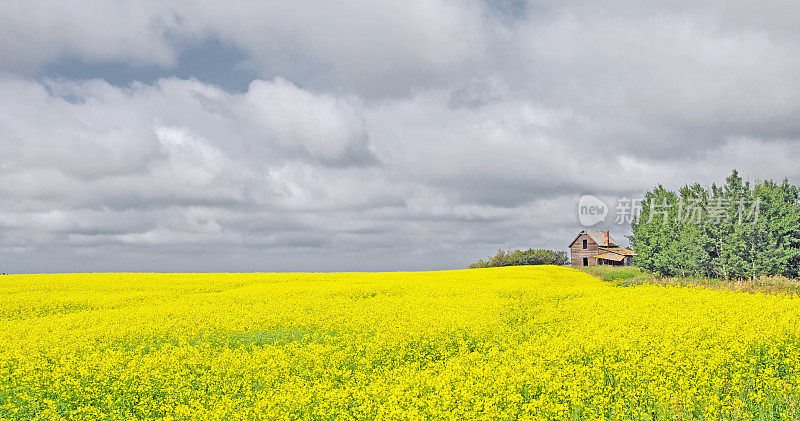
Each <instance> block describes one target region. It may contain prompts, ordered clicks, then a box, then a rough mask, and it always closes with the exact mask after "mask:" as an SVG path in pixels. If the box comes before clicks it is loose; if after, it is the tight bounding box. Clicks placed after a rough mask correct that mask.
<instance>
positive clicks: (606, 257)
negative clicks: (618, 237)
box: [592, 253, 625, 262]
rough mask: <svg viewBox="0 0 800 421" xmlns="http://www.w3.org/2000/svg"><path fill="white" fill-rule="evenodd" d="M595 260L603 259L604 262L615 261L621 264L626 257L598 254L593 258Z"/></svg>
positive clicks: (613, 254)
mask: <svg viewBox="0 0 800 421" xmlns="http://www.w3.org/2000/svg"><path fill="white" fill-rule="evenodd" d="M592 257H593V258H597V259H603V260H613V261H615V262H621V261H623V260H625V256H623V255H621V254H616V253H603V254H598V255H597V256H592Z"/></svg>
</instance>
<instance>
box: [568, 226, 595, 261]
mask: <svg viewBox="0 0 800 421" xmlns="http://www.w3.org/2000/svg"><path fill="white" fill-rule="evenodd" d="M583 240H587V241H586V250H584V249H583V248H582V247H583ZM598 254H600V247H599V246H598V245H597V243H595V242H594V241H593V240H592V237H589V235H588V234H581V236H580V237H578V239H577V240H575V242H574V243H573V244H572V246H571V247H570V265H571V266H572V267H574V268H576V267H582V266H583V258H584V257H588V258H589V266H595V265H596V264H597V259H592V256H597V255H598Z"/></svg>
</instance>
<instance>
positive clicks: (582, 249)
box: [569, 229, 636, 267]
mask: <svg viewBox="0 0 800 421" xmlns="http://www.w3.org/2000/svg"><path fill="white" fill-rule="evenodd" d="M569 249H570V255H571V256H570V257H571V259H570V263H571V265H572V267H579V266H595V265H610V266H631V265H633V257H634V256H636V253H634V252H633V250H629V249H626V248H624V247H620V246H619V244H618V243H617V242H616V241H615V240H614V238H613V237H611V235H609V233H608V231H600V230H589V229H587V230H583V231H581V232H579V233H578V236H577V237H575V239H574V240H572V242H571V243H569Z"/></svg>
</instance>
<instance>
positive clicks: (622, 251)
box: [599, 246, 636, 256]
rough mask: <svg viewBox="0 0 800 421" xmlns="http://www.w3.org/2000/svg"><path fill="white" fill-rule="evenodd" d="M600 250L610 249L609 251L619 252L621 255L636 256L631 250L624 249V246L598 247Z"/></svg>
mask: <svg viewBox="0 0 800 421" xmlns="http://www.w3.org/2000/svg"><path fill="white" fill-rule="evenodd" d="M599 248H600V250H603V251H610V252H611V253H616V254H621V255H623V256H636V253H635V252H634V251H633V250H630V249H626V248H625V247H603V246H600V247H599Z"/></svg>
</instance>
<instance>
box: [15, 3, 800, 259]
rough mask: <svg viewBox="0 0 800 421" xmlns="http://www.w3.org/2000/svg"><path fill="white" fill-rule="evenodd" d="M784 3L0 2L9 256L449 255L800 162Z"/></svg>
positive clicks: (792, 40)
mask: <svg viewBox="0 0 800 421" xmlns="http://www.w3.org/2000/svg"><path fill="white" fill-rule="evenodd" d="M84 6H86V5H84ZM795 7H796V6H794V5H791V4H784V3H782V2H768V3H764V4H762V5H760V7H759V8H758V10H754V9H753V8H752V4H751V3H747V2H738V1H725V2H722V1H713V2H702V3H698V2H650V1H645V2H632V1H623V0H619V1H612V2H604V3H597V2H587V1H540V2H521V1H505V0H503V1H474V2H471V1H468V2H453V1H448V0H441V1H438V0H437V1H419V2H417V1H412V2H407V1H404V2H372V1H365V2H350V3H347V4H345V5H341V4H338V3H337V4H333V3H325V2H295V3H285V2H284V3H268V4H267V3H261V4H259V3H236V2H233V3H231V2H227V3H225V4H221V3H218V2H210V1H208V2H207V1H200V2H196V3H194V4H192V5H188V4H186V3H182V2H174V3H173V2H161V3H142V4H137V5H135V6H134V5H133V3H117V2H103V1H98V2H94V3H92V5H91V7H88V6H87V7H76V6H75V5H74V4H71V5H70V6H64V5H62V6H58V5H52V7H44V6H43V5H42V4H38V6H37V4H36V3H35V2H34V3H30V2H28V3H14V2H11V3H6V4H3V6H0V12H1V13H0V35H3V36H2V37H0V54H3V57H4V61H3V63H2V64H0V72H2V73H3V75H2V76H0V149H1V150H2V152H3V153H2V155H0V195H2V197H3V201H2V202H0V269H1V270H3V271H74V270H78V271H92V270H167V271H175V270H178V271H180V270H184V271H204V270H248V271H253V270H266V271H271V270H308V271H315V270H379V269H384V270H392V269H435V268H454V267H463V266H464V265H466V264H467V263H469V261H471V260H473V259H476V258H478V257H482V256H485V255H487V254H489V253H492V252H494V251H495V250H496V249H497V248H501V247H502V248H511V247H550V248H561V247H565V246H566V244H565V243H566V242H568V241H569V240H570V239H571V238H570V237H571V236H572V235H573V234H574V232H575V230H576V229H579V227H578V226H577V220H576V219H577V218H576V216H575V215H574V206H575V200H576V199H577V197H579V196H580V195H581V194H583V193H590V194H595V195H599V196H601V197H603V198H604V199H605V200H607V201H613V200H614V199H615V198H619V197H636V196H637V195H641V194H642V192H643V191H644V190H646V189H648V188H651V187H652V186H654V185H656V184H659V183H662V184H665V185H668V186H672V187H676V186H680V185H682V184H683V183H685V182H692V181H699V182H701V183H711V182H717V181H719V180H721V179H723V178H724V176H725V175H727V174H728V173H729V171H730V170H731V169H733V168H738V169H740V171H741V172H742V173H743V174H744V175H745V176H746V177H751V178H783V177H785V176H787V177H789V179H790V180H791V181H793V182H795V183H800V167H798V164H797V162H800V148H798V146H797V145H798V140H800V126H798V120H797V118H796V115H798V112H799V111H800V105H799V104H800V102H798V101H797V98H798V97H799V96H800V84H799V83H797V81H796V79H797V78H796V75H797V74H798V73H799V71H800V59H799V58H798V57H799V56H798V54H797V51H798V50H800V31H799V30H798V29H797V26H796V25H795V22H794V20H793V19H792V17H793V16H794V15H795V14H796V13H793V12H796V10H792V9H793V8H795ZM605 227H607V228H609V229H611V230H613V231H615V233H617V236H618V237H621V236H623V235H624V234H627V230H626V228H625V227H622V226H618V225H614V224H613V223H607V224H606V225H605Z"/></svg>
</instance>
